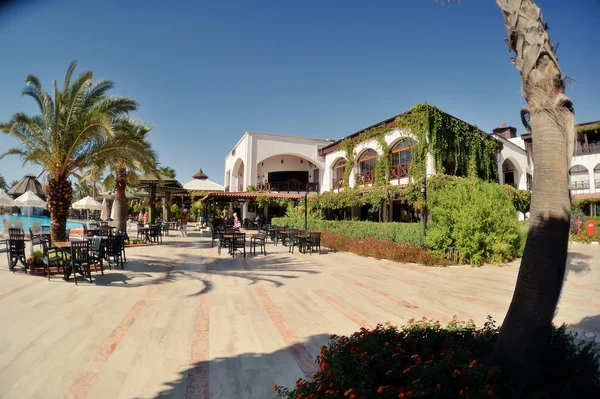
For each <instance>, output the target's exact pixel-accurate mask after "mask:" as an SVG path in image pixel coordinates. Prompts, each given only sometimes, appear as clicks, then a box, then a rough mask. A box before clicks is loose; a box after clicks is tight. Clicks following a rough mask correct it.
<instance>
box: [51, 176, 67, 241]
mask: <svg viewBox="0 0 600 399" xmlns="http://www.w3.org/2000/svg"><path fill="white" fill-rule="evenodd" d="M72 197H73V187H72V186H71V182H70V181H69V180H68V179H67V178H66V177H63V176H61V177H60V178H58V179H54V178H52V177H48V186H47V188H46V199H47V201H48V211H49V212H50V235H51V237H52V242H56V241H66V240H67V238H68V237H67V217H68V215H69V207H70V206H71V199H72Z"/></svg>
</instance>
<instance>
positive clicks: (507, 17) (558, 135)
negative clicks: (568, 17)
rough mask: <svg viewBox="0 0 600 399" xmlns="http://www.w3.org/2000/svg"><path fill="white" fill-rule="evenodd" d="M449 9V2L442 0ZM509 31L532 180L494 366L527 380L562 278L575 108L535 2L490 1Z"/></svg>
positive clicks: (548, 325) (546, 334)
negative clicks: (526, 223) (529, 146)
mask: <svg viewBox="0 0 600 399" xmlns="http://www.w3.org/2000/svg"><path fill="white" fill-rule="evenodd" d="M442 1H444V2H450V1H449V0H442ZM496 3H497V4H498V6H499V7H500V9H501V10H502V15H503V17H504V24H505V26H506V30H507V31H508V36H509V37H508V39H507V40H506V43H507V44H508V46H509V50H510V51H511V52H512V53H514V57H513V58H512V60H511V61H512V63H513V64H514V65H515V66H516V68H517V70H518V71H519V72H520V75H521V81H522V83H523V92H524V95H525V100H526V101H527V107H526V108H524V109H522V110H521V119H522V121H523V124H524V125H525V127H526V128H527V129H528V130H529V132H530V133H531V134H532V137H533V159H534V163H533V164H534V170H535V177H534V179H533V187H532V196H531V220H530V227H529V234H528V236H527V243H526V245H525V252H524V253H523V259H522V261H521V267H520V269H519V275H518V278H517V284H516V287H515V292H514V294H513V298H512V301H511V304H510V308H509V310H508V313H507V315H506V318H505V319H504V323H503V325H502V329H501V331H500V335H499V337H498V340H497V342H496V349H495V351H494V354H493V356H492V361H493V362H494V363H496V364H498V365H500V366H501V368H502V369H503V370H504V372H505V373H507V374H508V375H509V376H512V377H516V378H518V379H519V380H521V381H525V380H526V379H527V377H528V376H529V375H530V373H531V372H532V371H533V368H534V366H535V363H536V362H537V361H538V360H539V359H540V356H541V354H542V351H543V350H544V347H545V346H546V344H547V342H548V339H549V338H550V332H551V326H552V320H553V318H554V313H555V311H556V306H557V305H558V300H559V297H560V292H561V290H562V286H563V279H564V275H565V269H566V262H567V250H568V240H569V222H570V218H571V213H570V210H571V198H570V194H569V183H568V182H569V177H568V171H569V167H570V165H571V158H572V156H573V151H574V147H575V144H576V143H575V140H576V135H575V117H574V108H573V103H572V102H571V100H570V99H569V98H567V96H565V94H564V92H565V77H564V76H563V74H562V71H561V69H560V66H559V65H558V60H557V58H556V52H555V48H554V46H553V45H552V42H551V41H550V36H549V35H548V32H547V29H548V27H547V25H546V24H545V23H544V21H543V20H542V14H541V10H540V8H539V7H538V6H537V5H535V4H534V2H533V0H496Z"/></svg>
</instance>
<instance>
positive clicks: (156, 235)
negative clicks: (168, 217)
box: [150, 225, 162, 244]
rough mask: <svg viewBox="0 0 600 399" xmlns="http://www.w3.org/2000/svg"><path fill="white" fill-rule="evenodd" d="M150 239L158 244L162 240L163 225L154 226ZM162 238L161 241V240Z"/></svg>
mask: <svg viewBox="0 0 600 399" xmlns="http://www.w3.org/2000/svg"><path fill="white" fill-rule="evenodd" d="M150 240H152V242H155V243H157V244H159V243H161V242H162V232H161V226H160V225H158V226H154V227H152V228H151V229H150ZM159 240H160V242H159Z"/></svg>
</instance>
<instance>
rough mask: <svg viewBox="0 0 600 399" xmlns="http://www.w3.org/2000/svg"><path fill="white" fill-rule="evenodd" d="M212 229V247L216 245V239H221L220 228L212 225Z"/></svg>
mask: <svg viewBox="0 0 600 399" xmlns="http://www.w3.org/2000/svg"><path fill="white" fill-rule="evenodd" d="M210 231H211V233H212V237H211V242H210V247H211V248H212V247H214V246H215V240H218V239H219V230H217V228H216V227H215V226H210Z"/></svg>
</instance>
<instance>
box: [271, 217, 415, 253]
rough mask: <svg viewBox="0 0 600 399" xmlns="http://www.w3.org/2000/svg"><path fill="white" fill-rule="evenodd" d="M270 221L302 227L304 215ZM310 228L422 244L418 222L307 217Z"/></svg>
mask: <svg viewBox="0 0 600 399" xmlns="http://www.w3.org/2000/svg"><path fill="white" fill-rule="evenodd" d="M310 215H311V214H310V213H309V216H310ZM271 223H272V224H273V225H276V226H283V227H290V228H294V229H303V228H304V216H302V217H299V218H298V217H294V218H292V217H283V218H273V219H272V220H271ZM308 228H309V229H310V230H318V231H322V232H325V231H329V232H331V233H334V234H343V235H344V236H346V237H347V238H349V239H362V238H367V237H375V238H377V239H378V240H385V239H388V240H391V241H394V242H396V243H408V244H414V245H418V246H421V245H423V225H422V224H420V223H396V222H389V223H378V222H359V221H352V220H320V219H317V218H309V219H308Z"/></svg>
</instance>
